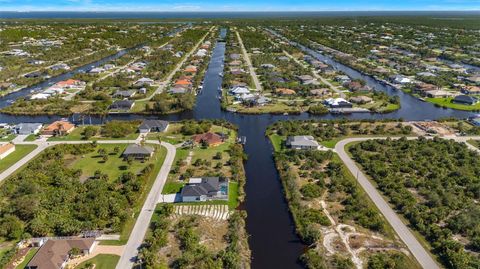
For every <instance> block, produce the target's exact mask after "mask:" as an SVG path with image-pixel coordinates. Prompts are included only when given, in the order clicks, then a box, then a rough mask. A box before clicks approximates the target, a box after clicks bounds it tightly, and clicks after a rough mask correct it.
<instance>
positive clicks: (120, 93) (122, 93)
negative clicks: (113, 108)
mask: <svg viewBox="0 0 480 269" xmlns="http://www.w3.org/2000/svg"><path fill="white" fill-rule="evenodd" d="M135 93H136V91H134V90H126V91H121V90H118V91H116V92H115V93H114V94H113V96H114V97H116V98H122V99H123V98H130V97H133V96H134V95H135Z"/></svg>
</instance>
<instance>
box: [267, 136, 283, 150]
mask: <svg viewBox="0 0 480 269" xmlns="http://www.w3.org/2000/svg"><path fill="white" fill-rule="evenodd" d="M269 138H270V141H271V142H272V146H273V150H275V151H281V150H282V141H283V140H285V137H282V136H279V135H277V134H272V135H270V136H269Z"/></svg>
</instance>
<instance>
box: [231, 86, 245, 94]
mask: <svg viewBox="0 0 480 269" xmlns="http://www.w3.org/2000/svg"><path fill="white" fill-rule="evenodd" d="M228 92H229V93H230V94H232V95H237V94H248V93H250V90H249V89H248V88H247V87H242V86H235V87H232V88H230V90H229V91H228Z"/></svg>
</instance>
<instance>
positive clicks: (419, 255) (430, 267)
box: [335, 137, 440, 269]
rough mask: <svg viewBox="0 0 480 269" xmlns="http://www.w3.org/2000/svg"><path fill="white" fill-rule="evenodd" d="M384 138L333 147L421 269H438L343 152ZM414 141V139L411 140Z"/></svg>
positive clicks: (345, 141)
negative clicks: (356, 145) (351, 146)
mask: <svg viewBox="0 0 480 269" xmlns="http://www.w3.org/2000/svg"><path fill="white" fill-rule="evenodd" d="M385 138H386V137H370V138H368V137H364V138H347V139H344V140H341V141H340V142H338V143H337V144H336V145H335V151H336V152H337V154H338V156H339V157H340V158H341V159H342V161H343V162H344V163H345V165H346V166H347V168H348V170H350V172H351V173H352V174H353V175H357V180H358V183H360V186H362V188H363V189H364V190H365V192H366V193H367V194H368V196H369V197H370V198H371V199H372V201H373V202H374V203H375V205H376V206H377V207H378V209H379V210H380V212H381V213H382V214H383V215H384V216H385V218H386V219H387V221H388V223H390V225H391V226H392V227H393V229H394V230H395V232H396V233H397V234H398V236H399V237H400V238H401V239H402V241H403V242H404V243H405V245H406V246H407V247H408V249H409V250H410V252H411V253H412V254H413V256H415V258H416V259H417V261H418V262H419V263H420V265H421V266H422V267H423V268H426V269H435V268H440V267H439V266H438V264H437V263H436V262H435V260H434V259H433V258H432V256H430V253H429V251H428V250H426V249H425V248H424V247H423V246H422V245H421V244H420V242H419V241H418V240H417V238H415V236H414V235H413V234H412V232H411V231H410V230H409V228H408V227H407V225H405V224H404V223H403V222H402V220H401V219H400V218H399V217H398V216H397V214H396V213H395V211H393V209H392V208H391V207H390V205H389V204H388V203H387V202H386V201H385V200H384V199H383V197H382V195H381V194H380V193H379V192H378V190H377V189H376V188H375V186H373V184H372V183H370V181H369V180H368V179H367V177H366V176H365V175H364V174H363V172H362V171H361V170H360V169H359V168H358V166H357V164H356V163H355V162H354V161H353V160H352V159H351V158H350V156H348V154H347V153H346V152H345V145H347V144H348V143H351V142H356V141H365V140H369V139H385ZM412 139H415V138H412Z"/></svg>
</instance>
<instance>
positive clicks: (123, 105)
mask: <svg viewBox="0 0 480 269" xmlns="http://www.w3.org/2000/svg"><path fill="white" fill-rule="evenodd" d="M134 105H135V102H133V101H131V100H118V101H115V102H113V104H111V105H110V109H114V110H125V111H126V110H130V109H132V108H133V106H134Z"/></svg>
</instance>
